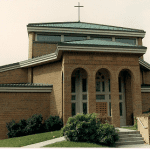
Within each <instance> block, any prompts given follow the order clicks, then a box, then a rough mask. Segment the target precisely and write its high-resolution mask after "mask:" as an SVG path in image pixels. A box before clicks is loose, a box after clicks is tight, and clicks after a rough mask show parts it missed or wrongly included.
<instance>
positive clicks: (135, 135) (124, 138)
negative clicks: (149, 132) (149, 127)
mask: <svg viewBox="0 0 150 150" xmlns="http://www.w3.org/2000/svg"><path fill="white" fill-rule="evenodd" d="M118 129H119V140H118V141H117V142H116V146H119V145H133V144H144V140H143V139H144V138H143V137H142V135H141V134H140V131H136V130H128V129H123V128H118Z"/></svg>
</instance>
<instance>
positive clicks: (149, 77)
mask: <svg viewBox="0 0 150 150" xmlns="http://www.w3.org/2000/svg"><path fill="white" fill-rule="evenodd" d="M143 76H144V84H150V71H144V72H143Z"/></svg>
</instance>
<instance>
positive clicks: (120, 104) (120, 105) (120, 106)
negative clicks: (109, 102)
mask: <svg viewBox="0 0 150 150" xmlns="http://www.w3.org/2000/svg"><path fill="white" fill-rule="evenodd" d="M119 108H120V116H122V103H119Z"/></svg>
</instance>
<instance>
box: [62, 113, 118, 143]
mask: <svg viewBox="0 0 150 150" xmlns="http://www.w3.org/2000/svg"><path fill="white" fill-rule="evenodd" d="M96 117H97V116H96V114H94V113H93V114H86V115H85V114H77V115H76V116H73V117H70V118H69V119H68V121H67V124H66V126H64V127H63V129H62V134H63V135H64V136H65V138H66V139H67V141H75V142H92V143H98V144H105V145H113V144H114V143H115V142H116V141H117V140H118V139H119V137H118V133H117V132H116V130H115V128H114V127H113V126H112V125H109V124H108V123H106V124H101V123H100V121H97V120H96Z"/></svg>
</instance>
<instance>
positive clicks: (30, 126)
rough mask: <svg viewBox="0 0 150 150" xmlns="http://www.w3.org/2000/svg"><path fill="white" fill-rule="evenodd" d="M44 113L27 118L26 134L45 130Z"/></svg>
mask: <svg viewBox="0 0 150 150" xmlns="http://www.w3.org/2000/svg"><path fill="white" fill-rule="evenodd" d="M42 120H43V117H42V115H41V114H40V115H38V114H35V115H33V116H32V117H31V118H29V119H27V125H26V127H25V129H24V131H25V134H26V135H30V134H35V133H41V132H43V129H42V127H43V125H42Z"/></svg>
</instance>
